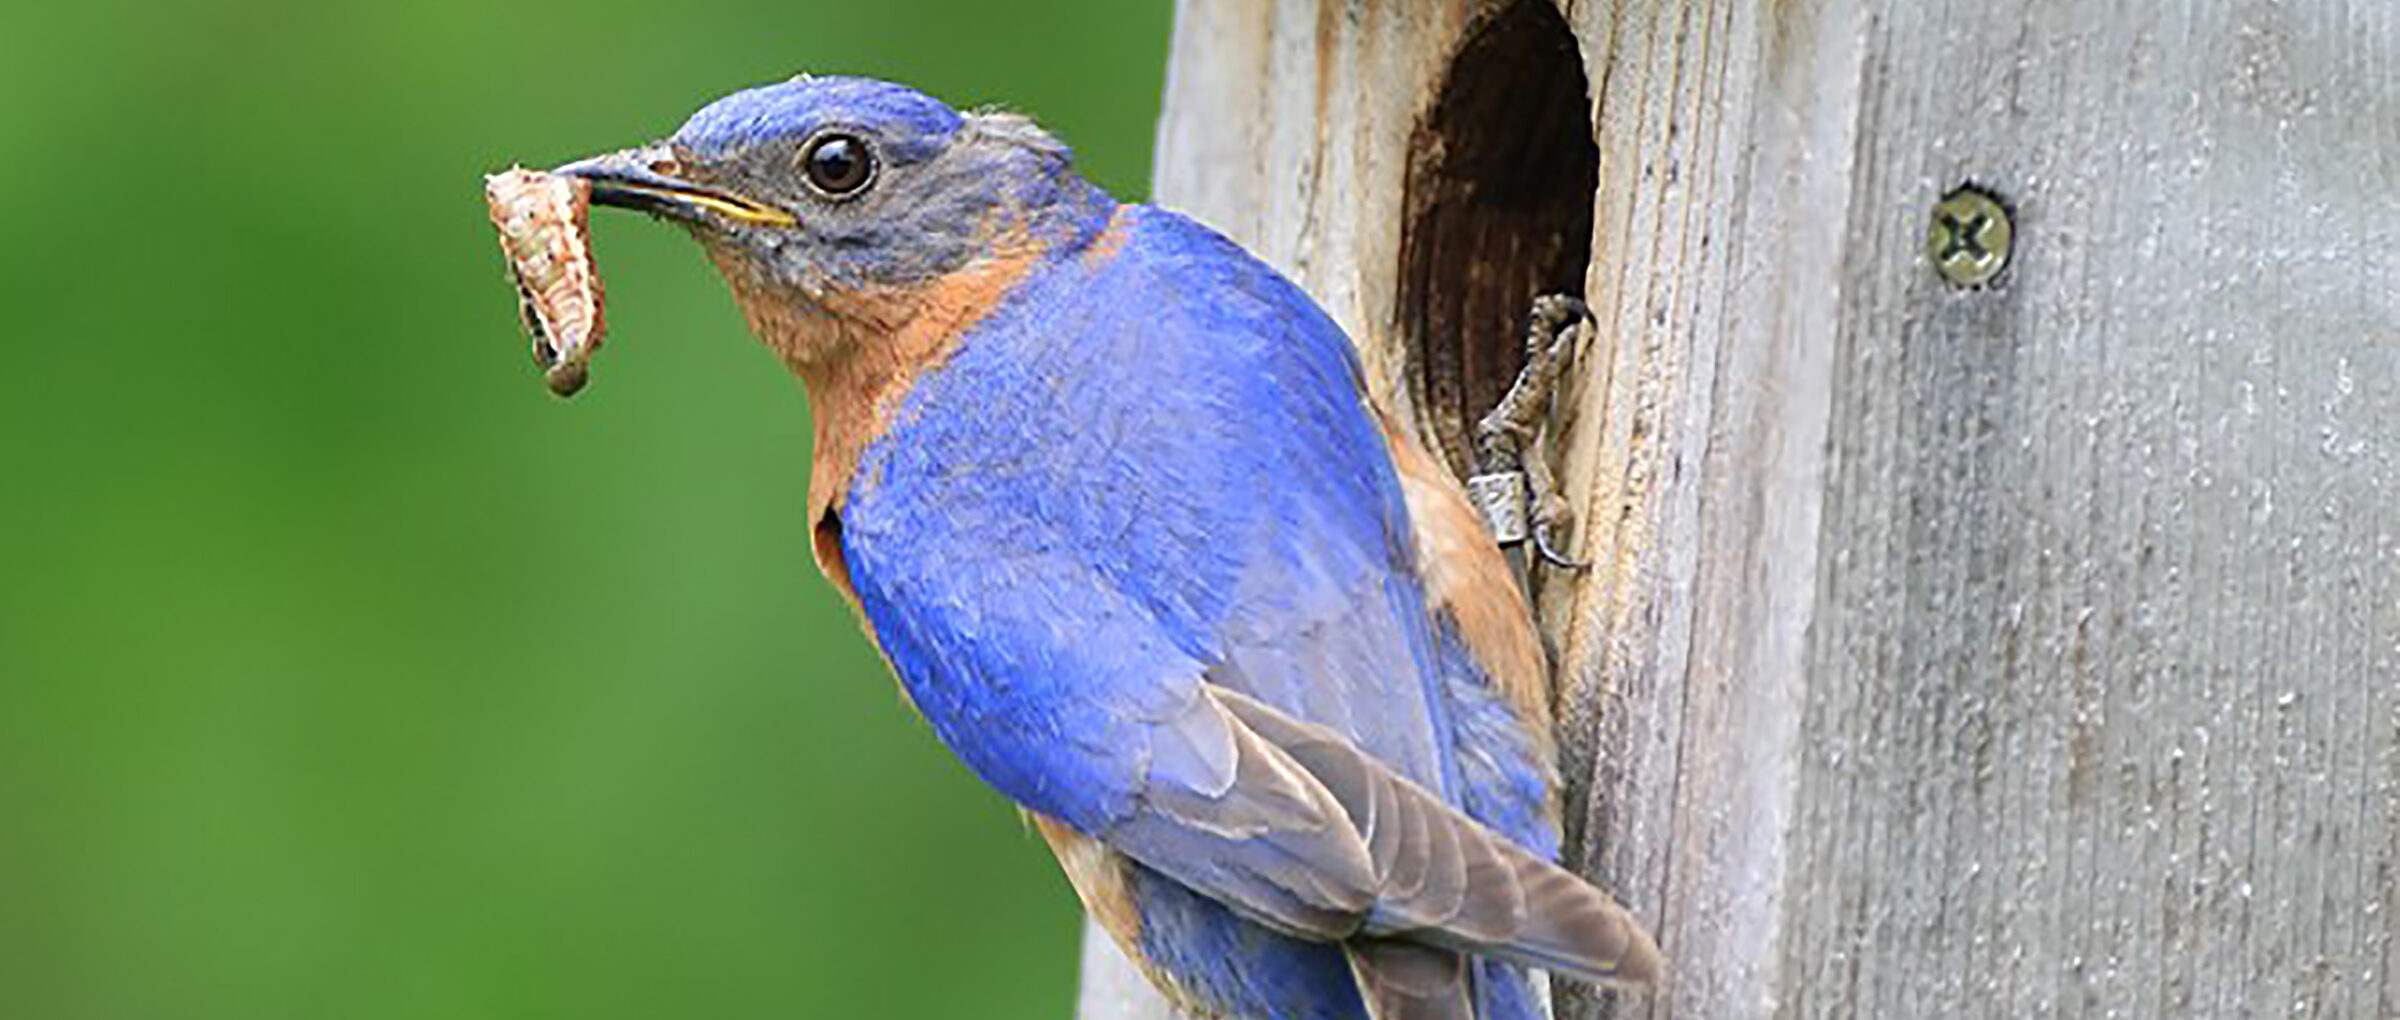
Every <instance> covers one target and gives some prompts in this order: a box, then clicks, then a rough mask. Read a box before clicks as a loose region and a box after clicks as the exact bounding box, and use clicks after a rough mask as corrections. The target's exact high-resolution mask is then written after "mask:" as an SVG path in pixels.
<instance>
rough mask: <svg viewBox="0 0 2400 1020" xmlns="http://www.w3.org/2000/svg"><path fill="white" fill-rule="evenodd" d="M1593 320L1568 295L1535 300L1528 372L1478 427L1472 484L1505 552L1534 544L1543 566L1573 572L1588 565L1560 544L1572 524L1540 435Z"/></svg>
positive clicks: (1529, 320) (1529, 319)
mask: <svg viewBox="0 0 2400 1020" xmlns="http://www.w3.org/2000/svg"><path fill="white" fill-rule="evenodd" d="M1591 318H1592V313H1591V310H1590V309H1589V308H1586V307H1584V304H1583V301H1582V300H1581V299H1578V298H1576V297H1573V296H1571V295H1566V294H1544V295H1542V296H1540V297H1537V298H1535V299H1534V301H1533V310H1532V312H1531V313H1530V314H1528V315H1527V316H1526V322H1525V367H1524V369H1523V370H1521V371H1519V372H1518V373H1517V381H1516V382H1515V383H1513V384H1511V385H1510V386H1509V388H1508V392H1507V393H1506V394H1503V395H1502V396H1501V397H1500V402H1499V403H1498V404H1496V405H1494V406H1493V407H1492V410H1491V413H1489V414H1486V415H1484V416H1483V419H1482V420H1481V421H1479V422H1477V423H1476V424H1475V475H1474V477H1472V478H1469V479H1467V495H1468V498H1469V499H1470V500H1471V501H1472V502H1473V503H1474V504H1475V509H1476V510H1477V512H1479V513H1481V514H1482V515H1483V523H1484V526H1485V527H1488V528H1490V529H1491V532H1492V538H1493V540H1494V541H1496V542H1498V543H1499V544H1500V545H1501V546H1503V547H1508V546H1514V545H1517V544H1520V543H1523V542H1526V541H1528V540H1530V541H1531V542H1532V543H1533V548H1534V552H1535V553H1536V554H1538V555H1539V556H1541V558H1542V561H1543V562H1545V563H1548V564H1550V565H1552V566H1556V567H1563V568H1566V569H1568V570H1582V569H1584V568H1586V567H1589V566H1591V564H1590V563H1589V562H1586V561H1583V560H1578V559H1575V558H1574V557H1572V556H1570V555H1568V554H1567V553H1566V552H1564V551H1563V549H1562V547H1561V545H1560V543H1559V541H1558V535H1559V533H1560V532H1561V531H1562V530H1563V529H1564V528H1565V527H1566V524H1567V501H1566V499H1565V498H1564V497H1562V496H1560V495H1559V493H1558V487H1557V484H1556V482H1555V480H1554V479H1552V478H1551V475H1550V466H1549V460H1548V458H1546V457H1544V456H1543V455H1542V450H1541V449H1540V447H1541V432H1542V422H1543V420H1544V419H1545V418H1546V417H1547V416H1548V414H1549V410H1550V398H1551V396H1552V395H1553V394H1554V393H1555V392H1556V391H1557V389H1558V379H1559V376H1560V375H1561V374H1563V373H1564V371H1565V369H1566V366H1567V363H1568V362H1570V361H1572V360H1574V357H1575V344H1576V341H1577V340H1578V338H1579V331H1578V330H1577V329H1576V327H1577V326H1579V325H1582V324H1585V323H1588V322H1590V321H1591Z"/></svg>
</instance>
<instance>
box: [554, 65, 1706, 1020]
mask: <svg viewBox="0 0 2400 1020" xmlns="http://www.w3.org/2000/svg"><path fill="white" fill-rule="evenodd" d="M557 172H558V173H561V174H567V175H572V176H576V177H581V178H584V179H586V180H588V181H589V182H590V185H591V189H592V191H591V194H592V200H593V201H594V202H596V203H599V204H603V205H614V206H620V207H628V208H633V209H638V210H643V211H646V212H649V213H651V214H653V215H655V216H658V217H661V218H664V219H667V220H670V221H673V222H676V223H679V224H681V225H682V226H683V227H685V228H686V229H687V230H689V231H690V233H691V234H692V235H693V236H694V237H695V238H697V239H698V240H699V242H700V245H701V247H702V248H703V249H704V250H705V251H706V252H707V254H708V257H709V258H710V259H711V260H712V261H713V262H714V263H715V264H716V266H717V269H718V270H719V271H720V272H721V273H722V275H723V276H724V278H725V280H726V282H727V284H728V285H729V286H730V287H731V288H732V290H733V293H734V295H735V297H736V298H737V299H738V300H739V302H740V304H741V307H742V310H743V312H744V314H745V315H746V317H747V318H748V320H749V324H750V327H751V329H752V330H753V331H755V332H756V333H757V335H758V336H759V338H760V339H761V340H763V341H764V342H765V343H766V344H767V346H768V347H770V348H772V349H773V350H774V352H775V353H776V354H778V355H779V356H781V358H782V359H783V361H784V362H785V363H786V364H787V365H789V366H790V368H791V370H792V371H793V372H794V373H796V374H797V375H798V376H799V377H800V379H801V380H802V381H803V382H804V383H805V385H806V389H807V392H808V399H809V402H810V405H811V410H812V412H813V413H812V417H813V420H814V428H815V436H814V441H815V452H814V461H813V464H812V468H811V473H810V478H809V502H808V514H809V525H810V527H811V529H812V534H813V538H814V549H815V555H816V559H817V564H818V566H819V567H820V568H821V569H822V570H823V571H824V573H825V576H826V577H827V578H828V579H829V580H831V581H832V583H833V584H834V585H835V586H836V587H838V588H840V589H841V590H842V591H843V592H844V593H845V594H847V595H848V596H849V597H850V598H851V600H852V601H853V602H854V603H855V604H856V606H857V608H858V610H859V611H860V614H861V616H862V618H863V620H864V622H865V626H866V629H867V630H868V632H869V634H870V635H871V636H872V638H873V639H874V640H875V642H876V643H877V644H878V645H879V646H880V647H881V648H882V650H883V653H884V655H885V657H886V658H887V659H888V660H889V661H890V663H891V665H892V668H893V670H894V671H895V672H896V673H897V674H898V675H899V678H900V681H901V684H902V686H903V687H904V688H905V690H906V691H907V693H908V696H909V698H910V699H911V700H912V701H913V703H914V704H915V706H916V708H917V710H918V711H919V712H921V713H922V714H923V716H924V718H925V720H926V721H927V722H928V723H930V724H931V725H932V727H933V730H934V732H935V733H936V734H937V735H939V737H940V738H941V740H942V741H943V743H945V744H946V745H948V747H949V748H950V749H951V750H952V751H953V752H954V753H956V755H957V756H958V758H959V759H960V760H961V761H962V762H964V763H965V764H966V765H967V767H968V768H969V769H971V770H972V771H973V772H974V773H975V774H976V775H977V776H979V777H981V778H982V779H983V781H984V782H986V783H988V784H990V785H991V786H992V787H994V788H996V789H998V790H999V791H1000V792H1001V793H1002V794H1004V795H1006V796H1007V797H1008V798H1009V799H1011V800H1013V801H1015V802H1016V803H1017V804H1018V805H1020V806H1021V807H1022V808H1023V810H1024V811H1026V812H1027V813H1028V814H1029V816H1030V817H1031V818H1032V820H1033V822H1034V824H1035V825H1036V826H1037V827H1038V828H1039V830H1040V831H1041V833H1042V835H1043V836H1044V837H1045V838H1046V839H1047V840H1048V842H1049V844H1050V846H1051V848H1052V849H1053V850H1054V851H1055V852H1056V854H1057V856H1058V858H1059V861H1060V862H1061V864H1062V865H1063V867H1064V869H1065V871H1066V873H1067V876H1068V878H1069V879H1070V880H1071V882H1072V883H1073V884H1074V886H1075V889H1076V891H1077V893H1078V894H1079V895H1080V896H1081V898H1082V900H1083V902H1084V904H1085V907H1086V908H1087V909H1088V910H1089V911H1090V912H1091V914H1092V915H1093V916H1094V917H1095V918H1096V919H1097V920H1098V921H1099V922H1100V924H1101V926H1102V927H1103V928H1104V929H1105V930H1106V931H1107V932H1108V933H1109V934H1110V935H1111V936H1113V937H1114V938H1115V939H1116V940H1117V941H1118V943H1119V944H1120V945H1121V946H1122V947H1123V948H1124V950H1125V951H1126V953H1127V955H1128V956H1130V957H1131V958H1132V959H1134V960H1135V961H1137V962H1138V963H1140V964H1141V966H1142V967H1143V968H1144V970H1145V971H1146V972H1147V973H1148V974H1149V976H1150V977H1151V979H1152V980H1153V981H1154V982H1155V983H1156V984H1157V985H1158V986H1159V987H1160V989H1161V990H1162V991H1164V992H1165V993H1166V994H1167V995H1168V996H1169V997H1170V998H1172V999H1174V1000H1175V1001H1177V1002H1178V1003H1179V1004H1181V1005H1182V1006H1183V1007H1184V1008H1185V1009H1187V1010H1189V1011H1191V1012H1193V1013H1196V1014H1199V1015H1202V1016H1232V1017H1243V1018H1258V1020H1304V1018H1306V1020H1334V1018H1365V1017H1374V1018H1378V1020H1419V1018H1437V1017H1439V1018H1448V1017H1458V1018H1470V1017H1481V1018H1485V1020H1519V1018H1530V1017H1534V1016H1538V1015H1540V1013H1541V1011H1542V1005H1541V1003H1542V1001H1543V998H1542V996H1541V995H1540V993H1539V992H1538V991H1537V990H1536V988H1535V986H1534V984H1533V981H1534V976H1533V975H1531V974H1530V973H1529V970H1532V969H1539V970H1542V971H1547V972H1550V973H1553V974H1559V975H1566V976H1570V977H1574V978H1579V979H1583V980H1586V981H1594V982H1604V983H1616V984H1631V985H1640V984H1647V983H1649V982H1651V981H1652V980H1653V979H1654V978H1655V976H1656V975H1657V974H1658V973H1659V970H1660V967H1661V961H1660V957H1659V954H1658V950H1657V948H1656V947H1655V946H1654V945H1653V943H1652V941H1651V939H1650V937H1649V936H1648V935H1647V934H1645V933H1644V932H1643V931H1642V930H1641V928H1640V926H1639V925H1637V924H1636V923H1635V922H1634V921H1633V919H1632V918H1631V917H1630V916H1629V915H1628V914H1627V913H1626V912H1625V911H1624V910H1623V909H1622V908H1621V907H1619V906H1618V905H1617V904H1616V903H1615V902H1614V901H1613V900H1611V899H1610V898H1609V896H1608V895H1607V894H1606V893H1604V892H1602V891H1601V890H1599V889H1597V888H1595V887H1593V886H1592V885H1590V884H1589V883H1587V882H1585V881H1584V880H1583V879H1581V878H1579V877H1577V876H1575V875H1574V874H1572V873H1570V872H1568V871H1566V870H1564V869H1561V868H1559V867H1558V866H1556V865H1555V864H1553V863H1551V862H1552V860H1553V859H1554V858H1555V856H1556V853H1557V843H1558V835H1557V825H1556V821H1555V813H1556V809H1555V806H1554V803H1553V793H1552V790H1553V785H1554V784H1553V776H1552V772H1553V767H1552V764H1551V759H1552V752H1551V747H1550V744H1549V738H1548V736H1547V734H1548V732H1549V728H1548V724H1549V694H1548V685H1547V679H1546V676H1547V673H1546V667H1545V664H1544V661H1543V653H1542V649H1541V645H1540V642H1539V640H1538V639H1537V636H1536V635H1535V633H1534V632H1533V630H1532V627H1531V621H1530V614H1529V613H1528V612H1527V610H1526V606H1525V602H1524V599H1523V596H1522V595H1521V594H1520V593H1519V592H1518V590H1517V588H1516V585H1515V582H1514V579H1513V577H1512V576H1511V575H1510V574H1509V572H1508V568H1507V566H1506V564H1505V561H1504V559H1503V558H1502V557H1501V555H1500V553H1499V551H1498V550H1497V549H1496V548H1495V547H1494V546H1493V545H1492V543H1491V541H1490V539H1489V538H1488V537H1487V535H1486V533H1485V532H1484V531H1483V529H1482V526H1481V524H1480V522H1479V521H1478V520H1477V518H1476V517H1475V516H1474V514H1473V512H1472V511H1471V510H1470V509H1469V507H1468V505H1467V503H1466V501H1465V499H1464V498H1463V496H1462V495H1461V494H1460V492H1459V491H1458V488H1457V486H1456V484H1455V483H1454V482H1453V481H1452V480H1451V478H1450V477H1449V475H1448V474H1447V473H1446V472H1445V470H1444V469H1443V468H1442V467H1441V466H1440V465H1438V464H1437V463H1436V462H1434V461H1433V460H1432V459H1431V458H1429V457H1428V456H1427V455H1426V454H1425V453H1423V452H1422V451H1421V450H1420V449H1419V448H1418V447H1417V446H1416V445H1414V443H1413V442H1411V441H1410V440H1409V439H1408V438H1407V437H1406V436H1405V435H1404V434H1403V433H1402V431H1401V430H1400V429H1398V428H1397V427H1395V425H1394V423H1393V422H1392V420H1391V419H1389V418H1388V417H1386V416H1385V415H1383V414H1382V413H1381V412H1379V411H1378V410H1377V409H1376V408H1375V407H1374V406H1373V404H1372V403H1371V401H1370V399H1369V397H1368V395H1367V390H1366V388H1365V386H1364V382H1363V379H1362V375H1361V370H1360V366H1359V362H1358V359H1357V356H1356V353H1355V352H1354V351H1353V349H1352V348H1351V346H1350V342H1349V340H1348V338H1347V337H1345V336H1344V335H1343V333H1342V331H1341V329H1340V327H1338V326H1336V325H1335V324H1334V323H1333V321H1332V320H1331V319H1330V318H1328V317H1327V316H1326V315H1325V313H1324V312H1323V311H1321V310H1320V309H1319V308H1318V307H1317V305H1316V304H1315V303H1314V302H1313V301H1311V300H1310V299H1309V297H1308V296H1307V295H1306V294H1304V293H1302V292H1301V291H1300V290H1299V288H1297V287H1295V286H1294V285H1293V284H1291V283H1290V282H1289V281H1287V280H1285V279H1284V278H1283V277H1282V276H1280V275H1278V274H1276V273H1275V272H1274V271H1273V270H1272V269H1269V268H1268V267H1267V266H1266V265H1264V264H1262V263H1261V262H1259V261H1258V260H1257V259H1255V258H1252V257H1251V256H1250V255H1248V254H1247V253H1245V252H1243V251H1242V250H1241V249H1240V248H1239V247H1237V246H1235V245H1234V244H1233V243H1232V242H1230V241H1227V240H1226V239H1225V238H1223V237H1221V236H1219V235H1217V234H1215V233H1212V232H1211V231H1209V230H1208V229H1206V228H1204V227H1201V226H1200V225H1198V224H1196V223H1193V222H1192V221H1190V220H1188V219H1185V218H1183V217H1181V216H1178V215H1176V214H1174V213H1171V212H1167V211H1165V210H1162V209H1158V208H1154V207H1150V206H1142V205H1126V204H1120V203H1119V202H1117V201H1116V200H1115V199H1113V198H1111V197H1109V196H1108V195H1107V194H1106V193H1105V192H1103V191H1102V190H1101V189H1099V188H1098V187H1095V186H1093V185H1092V184H1089V183H1087V182H1085V181H1084V180H1083V179H1082V178H1081V177H1079V176H1077V174H1076V173H1075V171H1074V169H1073V166H1072V164H1071V161H1070V158H1069V154H1068V151H1067V149H1066V147H1065V146H1063V145H1061V144H1060V143H1059V142H1058V141H1056V140H1055V139H1053V138H1052V137H1051V136H1050V135H1048V134H1046V133H1044V132H1043V131H1042V130H1040V129H1039V128H1037V127H1036V126H1035V125H1034V124H1033V123H1032V122H1031V121H1029V120H1027V119H1025V118H1023V117H1019V116H1015V115H1011V114H1006V113H989V112H986V113H965V114H962V113H960V112H958V111H955V110H953V109H951V108H950V107H948V106H945V105H943V104H942V103H941V102H939V101H937V100H935V99H932V98H930V97H928V96H926V95H924V94H922V93H919V92H916V91H913V90H911V89H908V88H905V87H902V86H899V85H893V84H889V83H885V82H879V81H873V80H867V79H861V78H837V77H802V78H799V79H795V80H792V81H788V82H783V83H780V84H775V85H769V86H765V87H762V88H756V89H751V90H749V91H745V92H740V93H736V94H734V95H731V96H727V97H725V98H723V99H720V100H718V101H717V102H715V103H712V104H710V105H709V106H707V107H706V108H704V109H702V110H700V111H699V112H698V113H696V114H694V115H693V116H692V117H691V119H690V120H689V121H687V122H686V123H685V124H684V125H683V127H682V128H681V129H680V130H678V131H677V132H676V133H675V134H674V135H673V137H671V138H668V139H667V140H665V141H662V142H658V143H655V144H651V145H647V146H643V147H639V148H634V149H629V150H625V151H621V152H616V153H611V154H609V155H604V156H599V157H596V158H593V159H588V160H583V161H580V162H577V163H573V164H570V165H568V166H565V167H562V168H560V169H559V170H558V171H557Z"/></svg>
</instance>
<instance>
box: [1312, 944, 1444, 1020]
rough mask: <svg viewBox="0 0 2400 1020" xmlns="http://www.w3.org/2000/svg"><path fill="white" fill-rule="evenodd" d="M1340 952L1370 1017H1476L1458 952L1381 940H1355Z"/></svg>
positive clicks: (1404, 1019)
mask: <svg viewBox="0 0 2400 1020" xmlns="http://www.w3.org/2000/svg"><path fill="white" fill-rule="evenodd" d="M1342 952H1343V953H1344V954H1345V955H1347V956H1348V957H1349V959H1350V973H1351V975H1352V976H1353V977H1355V978H1356V979H1357V981H1358V992H1359V997H1360V998H1361V999H1363V1000H1365V1002H1366V1005H1367V1015H1368V1016H1370V1017H1372V1018H1373V1020H1477V1018H1476V1015H1475V987H1474V982H1473V981H1471V980H1470V979H1469V974H1471V973H1472V971H1471V970H1470V969H1469V968H1468V967H1467V961H1466V959H1465V958H1464V957H1461V956H1460V955H1458V954H1457V953H1453V952H1449V951H1446V950H1442V949H1436V948H1434V947H1432V946H1423V945H1417V944H1414V943H1410V942H1395V941H1390V940H1384V939H1356V940H1353V941H1351V942H1348V943H1345V944H1343V946H1342Z"/></svg>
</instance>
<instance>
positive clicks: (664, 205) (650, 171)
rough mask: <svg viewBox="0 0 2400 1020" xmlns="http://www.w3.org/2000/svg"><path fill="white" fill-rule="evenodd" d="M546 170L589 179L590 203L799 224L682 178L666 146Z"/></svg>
mask: <svg viewBox="0 0 2400 1020" xmlns="http://www.w3.org/2000/svg"><path fill="white" fill-rule="evenodd" d="M550 172H551V173H554V174H558V175H560V176H564V177H581V178H583V179H584V180H586V181H590V182H591V185H592V201H593V202H596V203H599V204H600V205H613V206H616V207H618V208H620V209H638V210H640V211H642V212H646V213H651V214H653V215H657V216H666V217H670V218H673V219H679V220H699V219H701V215H700V214H701V212H702V211H707V212H713V213H716V214H717V215H719V216H723V217H725V218H727V219H730V220H733V221H735V222H737V223H757V224H764V225H767V226H776V227H788V226H791V225H792V224H794V223H797V222H799V218H798V217H795V216H793V215H792V214H791V213H788V212H785V211H784V210H782V209H778V208H776V207H774V206H772V205H768V204H766V203H764V202H759V201H755V200H753V199H749V198H744V197H742V196H740V195H736V194H732V193H731V192H726V191H719V190H717V189H714V188H707V187H702V186H700V185H698V184H694V183H692V182H690V181H687V180H684V179H683V178H682V176H681V174H682V172H683V161H682V160H680V159H677V158H676V156H675V150H674V149H672V148H670V147H668V146H666V145H664V144H659V145H645V146H642V147H640V148H634V149H625V150H622V151H619V152H612V153H609V154H607V155H605V156H594V157H592V158H590V159H582V160H577V161H575V162H573V163H569V164H567V165H565V166H562V167H559V168H558V169H556V170H552V171H550Z"/></svg>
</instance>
